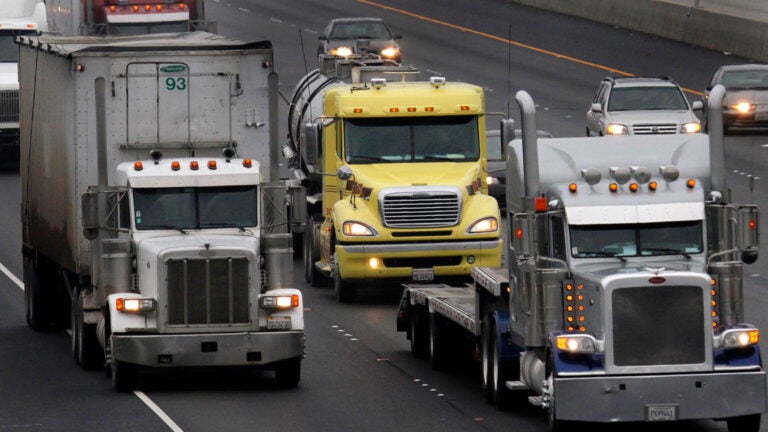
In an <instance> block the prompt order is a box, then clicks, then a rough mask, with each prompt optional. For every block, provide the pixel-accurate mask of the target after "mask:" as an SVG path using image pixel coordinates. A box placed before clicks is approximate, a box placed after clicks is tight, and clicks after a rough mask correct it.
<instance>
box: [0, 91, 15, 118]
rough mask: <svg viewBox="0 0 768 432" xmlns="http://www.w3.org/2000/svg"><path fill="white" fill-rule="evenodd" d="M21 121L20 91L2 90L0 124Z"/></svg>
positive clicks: (0, 96)
mask: <svg viewBox="0 0 768 432" xmlns="http://www.w3.org/2000/svg"><path fill="white" fill-rule="evenodd" d="M18 121H19V91H18V90H0V123H5V122H18Z"/></svg>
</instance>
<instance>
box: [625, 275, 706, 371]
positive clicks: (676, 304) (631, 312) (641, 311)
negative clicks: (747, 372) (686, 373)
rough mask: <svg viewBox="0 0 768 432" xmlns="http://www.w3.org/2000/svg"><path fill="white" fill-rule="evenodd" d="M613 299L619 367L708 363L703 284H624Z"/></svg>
mask: <svg viewBox="0 0 768 432" xmlns="http://www.w3.org/2000/svg"><path fill="white" fill-rule="evenodd" d="M612 303H613V304H612V310H613V350H614V361H613V362H614V364H615V365H616V366H620V367H623V366H654V365H658V366H662V365H683V364H698V363H703V362H704V360H705V342H704V338H705V328H704V325H703V324H702V323H704V322H705V320H704V310H703V307H702V304H703V294H702V288H701V287H697V286H677V287H669V286H659V287H650V286H641V287H636V288H621V289H617V290H615V291H614V292H613V295H612Z"/></svg>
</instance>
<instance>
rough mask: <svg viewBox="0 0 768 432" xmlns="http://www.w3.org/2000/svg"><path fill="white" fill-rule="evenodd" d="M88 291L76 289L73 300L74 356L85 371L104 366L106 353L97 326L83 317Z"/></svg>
mask: <svg viewBox="0 0 768 432" xmlns="http://www.w3.org/2000/svg"><path fill="white" fill-rule="evenodd" d="M86 294H87V291H86V290H82V289H80V287H76V288H75V292H74V293H73V296H74V297H73V299H72V313H71V316H72V354H73V356H74V358H75V363H77V364H79V365H80V367H82V368H83V369H85V370H93V369H98V368H100V367H102V366H103V365H104V351H103V349H102V348H101V345H99V341H98V338H97V337H96V325H95V324H87V323H86V322H85V321H84V317H83V299H84V297H85V295H86Z"/></svg>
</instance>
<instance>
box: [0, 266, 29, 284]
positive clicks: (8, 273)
mask: <svg viewBox="0 0 768 432" xmlns="http://www.w3.org/2000/svg"><path fill="white" fill-rule="evenodd" d="M0 272H3V274H4V275H6V276H8V279H10V280H11V282H13V283H15V284H16V286H18V287H19V288H20V289H21V290H22V291H24V282H22V281H21V280H20V279H19V278H17V277H16V275H15V274H13V273H11V271H10V270H8V267H6V266H4V265H3V263H0Z"/></svg>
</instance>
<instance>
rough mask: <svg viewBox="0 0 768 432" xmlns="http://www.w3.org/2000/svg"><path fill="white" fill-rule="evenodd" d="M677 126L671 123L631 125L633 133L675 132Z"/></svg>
mask: <svg viewBox="0 0 768 432" xmlns="http://www.w3.org/2000/svg"><path fill="white" fill-rule="evenodd" d="M677 129H678V126H677V125H676V124H674V123H672V124H636V125H634V126H632V132H633V133H634V134H635V135H656V134H676V133H677Z"/></svg>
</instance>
